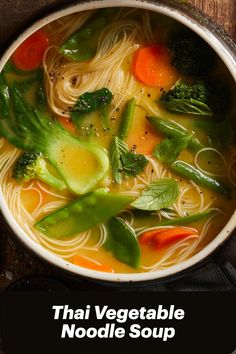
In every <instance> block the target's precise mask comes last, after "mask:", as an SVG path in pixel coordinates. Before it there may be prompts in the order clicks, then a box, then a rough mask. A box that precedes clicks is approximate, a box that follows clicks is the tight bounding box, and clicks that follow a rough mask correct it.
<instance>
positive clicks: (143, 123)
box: [126, 109, 161, 155]
mask: <svg viewBox="0 0 236 354" xmlns="http://www.w3.org/2000/svg"><path fill="white" fill-rule="evenodd" d="M160 141H161V136H160V135H159V134H158V133H157V132H156V131H155V130H154V129H153V128H152V126H151V125H150V124H149V123H148V121H147V119H146V118H145V115H144V114H143V112H141V110H140V111H139V110H138V109H137V113H136V117H135V119H134V120H133V123H132V126H131V129H130V132H129V134H128V137H127V139H126V143H127V144H128V146H129V148H130V149H135V152H137V154H144V155H151V154H152V152H153V150H154V148H155V146H156V145H157V144H159V143H160Z"/></svg>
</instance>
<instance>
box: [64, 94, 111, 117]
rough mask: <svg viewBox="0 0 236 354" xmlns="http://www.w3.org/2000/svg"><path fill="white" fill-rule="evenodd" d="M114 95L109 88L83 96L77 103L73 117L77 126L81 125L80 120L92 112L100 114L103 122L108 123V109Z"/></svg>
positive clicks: (72, 112)
mask: <svg viewBox="0 0 236 354" xmlns="http://www.w3.org/2000/svg"><path fill="white" fill-rule="evenodd" d="M112 97H113V96H112V93H111V91H109V90H108V89H107V88H102V89H100V90H97V91H94V92H86V93H84V94H83V95H81V96H80V97H79V99H78V101H77V102H76V105H75V106H74V108H73V110H72V111H71V117H72V119H73V121H74V122H75V123H76V124H79V123H80V119H81V118H83V117H84V116H85V115H86V114H88V113H91V112H96V111H98V112H100V113H101V115H102V118H103V120H102V122H103V123H104V122H105V121H107V115H108V108H109V105H110V103H111V100H112Z"/></svg>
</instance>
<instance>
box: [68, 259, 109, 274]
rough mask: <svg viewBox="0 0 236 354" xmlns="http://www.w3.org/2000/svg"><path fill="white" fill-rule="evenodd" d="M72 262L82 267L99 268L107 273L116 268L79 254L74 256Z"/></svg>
mask: <svg viewBox="0 0 236 354" xmlns="http://www.w3.org/2000/svg"><path fill="white" fill-rule="evenodd" d="M72 263H74V264H76V265H78V266H80V267H84V268H89V269H92V270H98V271H100V272H107V273H113V272H114V270H113V269H112V268H111V267H109V266H107V265H105V264H97V263H95V262H92V261H90V260H89V259H87V258H84V257H82V256H78V255H76V256H74V257H73V258H72Z"/></svg>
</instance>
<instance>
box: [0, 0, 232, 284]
mask: <svg viewBox="0 0 236 354" xmlns="http://www.w3.org/2000/svg"><path fill="white" fill-rule="evenodd" d="M189 2H191V3H192V4H194V5H196V6H197V7H198V8H200V9H201V10H203V11H204V12H205V13H206V14H208V15H209V16H210V17H212V18H214V19H215V20H216V21H217V22H218V23H220V24H221V25H222V26H224V28H225V29H226V30H227V31H228V32H229V33H230V34H231V36H232V37H233V38H234V39H235V40H236V0H190V1H189ZM66 3H69V0H0V50H2V49H3V48H4V47H5V46H6V45H7V43H8V41H9V40H10V38H11V37H12V36H13V35H15V33H17V30H19V29H21V28H22V26H24V25H27V24H28V23H29V21H32V18H35V17H38V16H40V14H41V13H43V11H45V9H51V8H55V7H56V6H57V5H58V4H66ZM57 274H58V270H57V269H55V268H54V267H53V266H51V265H49V264H47V263H46V262H45V261H43V260H41V259H40V258H39V257H37V256H35V255H33V254H32V253H31V252H29V251H28V250H26V248H25V247H23V246H22V245H19V244H18V242H17V240H16V238H15V236H14V235H13V234H12V232H11V231H10V230H9V228H8V226H7V225H6V223H5V222H4V220H3V219H2V218H1V217H0V290H1V289H4V288H5V287H7V286H8V285H9V284H10V283H12V282H13V281H15V280H17V279H19V278H21V277H24V276H27V275H47V276H52V275H53V276H56V275H57Z"/></svg>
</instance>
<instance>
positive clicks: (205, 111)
mask: <svg viewBox="0 0 236 354" xmlns="http://www.w3.org/2000/svg"><path fill="white" fill-rule="evenodd" d="M161 104H162V105H163V106H164V107H165V108H166V109H167V110H168V111H170V112H174V113H185V114H196V115H206V116H212V115H213V114H214V115H218V116H221V115H224V114H225V113H226V112H227V110H228V108H229V104H230V94H229V90H228V87H227V86H226V85H224V84H223V83H222V82H213V81H212V82H210V81H209V82H205V81H202V80H199V81H196V82H195V83H193V84H186V83H184V82H181V81H179V82H177V83H176V84H175V86H174V87H173V88H172V89H171V90H169V91H167V92H163V93H162V96H161Z"/></svg>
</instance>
